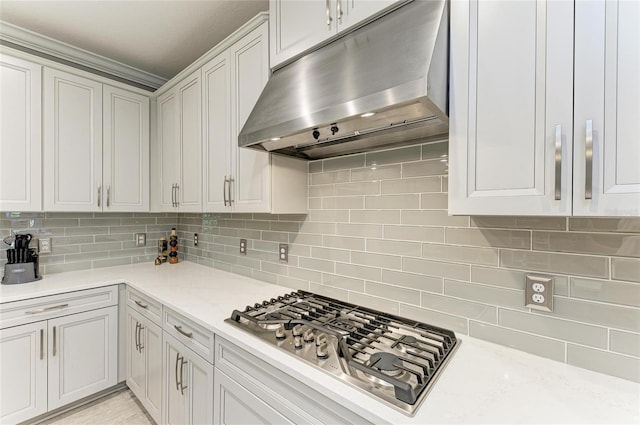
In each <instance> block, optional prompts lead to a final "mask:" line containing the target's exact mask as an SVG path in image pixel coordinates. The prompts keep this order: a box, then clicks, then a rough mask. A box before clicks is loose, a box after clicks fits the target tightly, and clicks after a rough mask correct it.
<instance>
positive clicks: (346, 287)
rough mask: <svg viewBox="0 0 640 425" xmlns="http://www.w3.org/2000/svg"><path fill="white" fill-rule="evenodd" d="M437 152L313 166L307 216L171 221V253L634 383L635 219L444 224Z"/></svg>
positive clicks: (453, 220) (638, 247)
mask: <svg viewBox="0 0 640 425" xmlns="http://www.w3.org/2000/svg"><path fill="white" fill-rule="evenodd" d="M446 155H447V144H446V143H438V144H432V145H423V146H414V147H408V148H402V149H397V150H393V151H387V152H375V153H370V154H366V155H365V154H360V155H354V156H349V157H342V158H335V159H328V160H323V161H316V162H311V163H310V176H309V185H310V186H309V193H310V198H309V208H310V212H309V215H308V216H290V215H280V216H276V215H268V214H233V215H231V214H180V215H179V218H178V230H179V236H180V238H181V242H180V244H181V248H180V250H181V252H182V253H183V256H185V257H186V259H188V260H191V261H197V262H199V263H201V264H205V265H207V266H213V267H217V268H220V269H224V270H229V271H232V272H235V273H240V274H244V275H248V276H253V277H255V278H257V279H261V280H265V281H267V282H271V283H277V284H280V285H284V286H287V287H290V288H296V289H298V288H301V289H307V290H311V291H313V292H318V293H321V294H325V295H328V296H331V297H335V298H339V299H342V300H347V301H350V302H353V303H356V304H363V305H366V306H370V307H372V308H375V309H378V310H382V311H385V312H389V313H394V314H399V315H401V316H406V317H410V318H413V319H416V320H421V321H425V322H430V323H433V324H436V325H441V326H444V327H447V328H450V329H453V330H454V331H455V332H457V333H459V334H463V335H472V336H474V337H477V338H481V339H485V340H489V341H492V342H496V343H498V344H503V345H507V346H511V347H514V348H517V349H520V350H524V351H528V352H531V353H534V354H537V355H540V356H544V357H548V358H551V359H554V360H557V361H561V362H567V363H570V364H573V365H577V366H581V367H585V368H588V369H593V370H597V371H601V372H604V373H607V374H611V375H615V376H620V377H623V378H626V379H631V380H635V381H640V260H639V259H638V258H639V257H640V218H628V219H615V218H599V219H588V218H564V217H559V218H557V217H547V218H534V217H462V216H455V217H450V216H448V215H447V210H446V209H447V194H446V192H447V177H446V175H447V156H446ZM194 232H195V233H198V234H199V240H200V243H199V245H198V247H194V246H193V233H194ZM239 238H247V239H248V248H249V249H248V254H247V255H246V256H240V255H239V253H238V244H239ZM279 242H287V243H289V244H290V258H289V263H288V264H282V263H280V262H279V261H278V257H277V245H278V243H279ZM525 272H536V273H543V274H550V275H552V276H553V277H554V282H555V288H554V289H555V290H554V292H555V296H554V304H555V309H554V312H553V313H540V312H535V311H529V310H528V309H526V308H524V307H523V300H524V290H523V288H524V275H525ZM256 301H259V300H256Z"/></svg>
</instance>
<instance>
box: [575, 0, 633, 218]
mask: <svg viewBox="0 0 640 425" xmlns="http://www.w3.org/2000/svg"><path fill="white" fill-rule="evenodd" d="M575 7H576V10H575V27H576V38H575V106H574V120H575V123H574V136H575V143H574V178H573V179H574V180H573V181H574V187H573V214H574V215H583V216H588V215H606V216H619V215H635V216H638V215H640V25H639V23H640V3H639V2H637V1H615V0H607V1H604V0H599V1H588V2H585V1H578V2H576V6H575ZM589 192H590V193H589Z"/></svg>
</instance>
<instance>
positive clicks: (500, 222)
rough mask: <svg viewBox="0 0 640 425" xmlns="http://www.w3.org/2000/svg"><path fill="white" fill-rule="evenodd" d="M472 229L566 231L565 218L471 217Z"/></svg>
mask: <svg viewBox="0 0 640 425" xmlns="http://www.w3.org/2000/svg"><path fill="white" fill-rule="evenodd" d="M471 227H488V228H498V229H533V230H566V227H567V225H566V218H564V217H498V216H496V217H471Z"/></svg>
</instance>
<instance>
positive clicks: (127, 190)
mask: <svg viewBox="0 0 640 425" xmlns="http://www.w3.org/2000/svg"><path fill="white" fill-rule="evenodd" d="M103 100H104V105H103V113H104V116H103V117H104V118H103V119H104V122H103V124H104V140H103V170H102V177H103V178H102V184H103V186H104V189H103V190H105V191H106V192H105V196H106V198H105V200H104V206H103V210H104V211H149V98H148V97H146V96H142V95H139V94H135V93H131V92H128V91H125V90H121V89H118V88H115V87H110V86H106V85H105V86H104V90H103Z"/></svg>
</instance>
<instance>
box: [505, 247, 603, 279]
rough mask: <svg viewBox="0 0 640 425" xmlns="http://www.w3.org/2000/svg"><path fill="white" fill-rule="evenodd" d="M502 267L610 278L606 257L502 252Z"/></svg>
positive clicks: (506, 250)
mask: <svg viewBox="0 0 640 425" xmlns="http://www.w3.org/2000/svg"><path fill="white" fill-rule="evenodd" d="M500 266H502V267H508V268H514V269H525V270H537V271H541V272H549V273H563V274H572V275H577V276H588V277H604V278H607V277H609V260H608V259H607V258H606V257H593V256H586V255H573V254H558V253H547V252H535V251H534V252H531V251H511V250H508V249H503V250H500Z"/></svg>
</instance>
